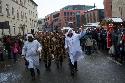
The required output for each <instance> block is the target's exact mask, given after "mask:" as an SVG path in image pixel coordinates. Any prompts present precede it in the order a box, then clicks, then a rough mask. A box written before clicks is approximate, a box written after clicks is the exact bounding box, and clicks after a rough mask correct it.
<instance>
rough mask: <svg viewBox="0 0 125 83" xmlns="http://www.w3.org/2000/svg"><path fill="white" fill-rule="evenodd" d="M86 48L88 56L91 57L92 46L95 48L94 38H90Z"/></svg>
mask: <svg viewBox="0 0 125 83" xmlns="http://www.w3.org/2000/svg"><path fill="white" fill-rule="evenodd" d="M85 46H86V50H87V51H86V54H88V55H90V54H91V51H92V46H93V40H92V38H91V37H90V36H89V37H88V38H87V40H86V42H85Z"/></svg>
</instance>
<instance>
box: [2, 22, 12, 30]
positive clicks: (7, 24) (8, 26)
mask: <svg viewBox="0 0 125 83" xmlns="http://www.w3.org/2000/svg"><path fill="white" fill-rule="evenodd" d="M9 28H10V25H9V21H5V22H0V29H9Z"/></svg>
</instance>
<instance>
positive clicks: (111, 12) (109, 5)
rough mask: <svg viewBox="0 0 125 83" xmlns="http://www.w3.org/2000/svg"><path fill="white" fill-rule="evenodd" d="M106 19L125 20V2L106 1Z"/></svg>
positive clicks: (116, 0)
mask: <svg viewBox="0 0 125 83" xmlns="http://www.w3.org/2000/svg"><path fill="white" fill-rule="evenodd" d="M104 11H105V17H106V18H111V17H120V18H122V19H123V20H125V12H124V11H125V0H104Z"/></svg>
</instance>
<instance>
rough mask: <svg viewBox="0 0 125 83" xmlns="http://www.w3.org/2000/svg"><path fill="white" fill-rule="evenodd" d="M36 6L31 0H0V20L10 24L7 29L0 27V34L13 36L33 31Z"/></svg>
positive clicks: (35, 20)
mask: <svg viewBox="0 0 125 83" xmlns="http://www.w3.org/2000/svg"><path fill="white" fill-rule="evenodd" d="M37 6H38V5H37V4H36V3H35V2H34V1H33V0H0V22H5V21H8V23H9V26H10V27H9V29H0V35H1V34H4V35H12V36H15V35H18V34H19V33H20V34H25V33H31V32H35V31H36V30H37V19H38V14H37ZM5 27H6V26H5Z"/></svg>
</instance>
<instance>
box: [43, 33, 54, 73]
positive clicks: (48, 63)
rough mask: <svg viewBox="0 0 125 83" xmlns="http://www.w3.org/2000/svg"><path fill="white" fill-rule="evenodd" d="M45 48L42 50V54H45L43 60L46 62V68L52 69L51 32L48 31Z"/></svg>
mask: <svg viewBox="0 0 125 83" xmlns="http://www.w3.org/2000/svg"><path fill="white" fill-rule="evenodd" d="M42 41H43V43H42V45H43V50H42V54H43V60H44V64H45V68H46V70H47V71H50V70H51V69H50V67H51V60H52V56H51V55H52V54H51V38H50V34H49V32H46V33H45V35H44V37H43V40H42Z"/></svg>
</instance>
